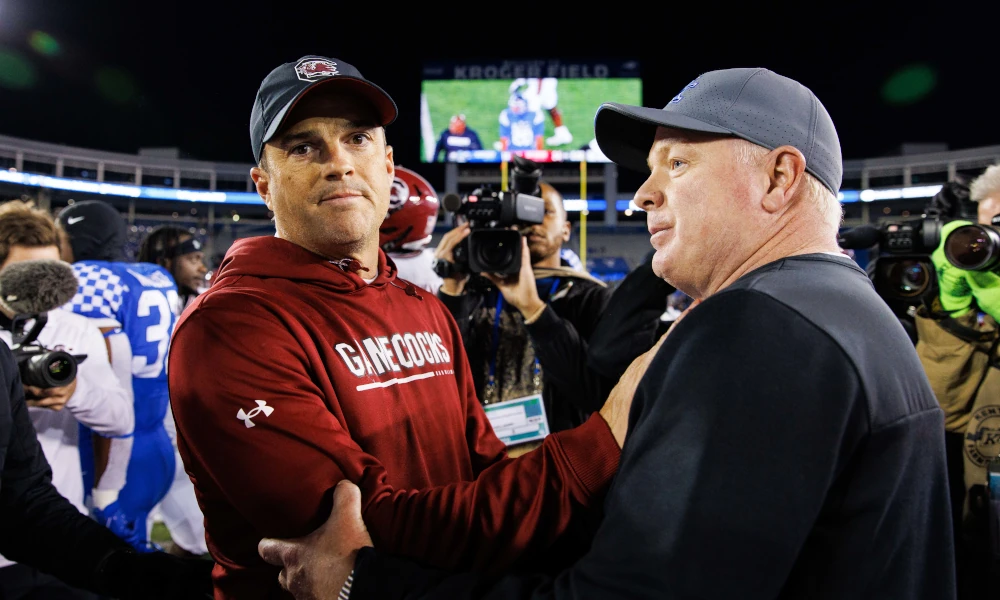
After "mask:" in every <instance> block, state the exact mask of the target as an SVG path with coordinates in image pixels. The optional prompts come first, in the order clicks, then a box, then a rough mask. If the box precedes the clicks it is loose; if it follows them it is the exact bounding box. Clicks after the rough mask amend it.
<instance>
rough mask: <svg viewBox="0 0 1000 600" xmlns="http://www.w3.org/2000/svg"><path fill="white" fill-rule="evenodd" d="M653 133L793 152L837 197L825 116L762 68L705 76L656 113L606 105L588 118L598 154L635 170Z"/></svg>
mask: <svg viewBox="0 0 1000 600" xmlns="http://www.w3.org/2000/svg"><path fill="white" fill-rule="evenodd" d="M658 126H663V127H675V128H677V129H688V130H692V131H702V132H705V133H718V134H722V135H734V136H737V137H741V138H743V139H745V140H747V141H750V142H753V143H754V144H757V145H758V146H763V147H765V148H767V149H769V150H773V149H775V148H777V147H778V146H784V145H789V146H794V147H795V148H798V149H799V150H800V151H801V152H802V154H803V155H804V156H805V158H806V171H808V172H809V173H811V174H812V175H813V176H814V177H816V178H817V179H819V180H820V182H822V183H823V185H825V186H826V187H827V188H829V189H830V191H832V192H833V193H834V194H836V193H837V192H838V191H839V190H840V184H841V180H842V179H843V175H844V162H843V158H842V156H841V152H840V138H839V137H837V129H836V128H835V127H834V126H833V120H832V119H831V118H830V113H828V112H827V111H826V108H824V106H823V104H822V103H820V101H819V98H817V97H816V95H815V94H813V93H812V91H810V90H809V88H807V87H805V86H804V85H802V84H801V83H799V82H797V81H795V80H793V79H789V78H788V77H784V76H782V75H778V74H777V73H775V72H773V71H770V70H768V69H761V68H756V69H746V68H739V69H721V70H718V71H709V72H707V73H703V74H701V75H700V76H698V78H697V79H695V80H694V81H692V82H691V83H689V84H687V85H686V86H684V89H682V90H681V91H680V93H679V94H677V95H676V96H674V97H673V99H672V100H670V102H668V103H667V105H666V106H664V107H663V108H662V109H661V108H647V107H643V106H629V105H626V104H617V103H614V102H606V103H604V104H602V105H601V107H600V108H598V109H597V115H596V116H595V117H594V133H595V136H596V137H597V144H598V146H600V148H601V152H603V153H604V154H605V156H607V157H608V158H609V159H611V160H612V161H613V162H614V163H616V164H619V165H621V166H623V167H627V168H629V169H634V170H636V171H645V172H648V171H649V167H648V165H647V163H646V158H647V156H648V155H649V149H650V148H651V147H652V145H653V138H654V137H655V135H656V128H657V127H658Z"/></svg>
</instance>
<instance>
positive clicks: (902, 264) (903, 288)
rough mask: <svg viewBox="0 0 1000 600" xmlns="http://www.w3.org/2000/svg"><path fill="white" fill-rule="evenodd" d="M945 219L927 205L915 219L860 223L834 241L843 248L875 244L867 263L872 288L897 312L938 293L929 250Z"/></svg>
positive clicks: (934, 247)
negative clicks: (874, 255) (874, 253)
mask: <svg viewBox="0 0 1000 600" xmlns="http://www.w3.org/2000/svg"><path fill="white" fill-rule="evenodd" d="M943 225H944V221H943V219H942V217H941V213H940V211H938V210H937V209H934V208H927V209H926V210H925V212H924V214H922V215H921V216H919V217H917V218H915V219H904V220H901V221H893V222H889V223H885V224H883V225H881V226H879V227H875V226H873V225H861V226H858V227H853V228H851V229H847V230H845V231H842V232H841V233H840V234H838V236H837V243H838V244H839V245H840V247H841V248H845V249H862V248H870V247H872V246H876V245H877V246H878V249H877V255H876V258H875V259H874V260H873V261H871V263H869V265H868V275H869V276H870V277H871V279H872V282H873V283H874V285H875V291H876V292H877V293H878V295H879V296H881V297H882V299H883V300H885V301H886V303H887V304H889V306H890V308H892V309H893V312H895V313H896V314H897V315H900V316H903V315H906V314H907V312H908V310H909V309H910V307H914V306H918V305H920V304H922V303H923V302H924V300H931V299H933V297H934V295H936V294H937V290H938V288H937V275H936V273H935V269H934V263H933V262H931V253H932V252H934V250H935V249H937V247H938V244H939V243H940V242H941V227H942V226H943Z"/></svg>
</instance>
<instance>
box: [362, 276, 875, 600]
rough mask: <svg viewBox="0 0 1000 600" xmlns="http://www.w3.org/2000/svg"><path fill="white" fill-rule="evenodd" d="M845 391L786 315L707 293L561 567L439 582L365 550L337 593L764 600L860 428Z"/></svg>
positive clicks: (845, 377) (641, 404) (639, 402)
mask: <svg viewBox="0 0 1000 600" xmlns="http://www.w3.org/2000/svg"><path fill="white" fill-rule="evenodd" d="M819 372H822V373H823V374H824V377H823V380H822V381H817V380H816V374H817V373H819ZM859 389H860V388H859V380H858V377H857V375H856V373H855V371H854V369H853V367H852V365H851V363H850V362H849V361H848V360H847V358H846V357H845V356H844V354H843V352H842V351H841V349H840V348H839V347H838V346H837V345H836V344H834V343H833V342H832V341H830V340H829V338H827V337H825V336H824V335H822V334H820V333H819V332H818V330H816V329H814V328H813V327H812V325H811V324H809V323H806V322H805V321H803V320H802V319H801V318H800V317H799V316H798V315H797V314H795V313H793V311H791V310H790V309H788V308H786V307H784V306H783V305H779V304H778V303H776V302H775V301H774V300H772V299H770V298H767V297H765V296H763V295H760V294H756V293H754V292H736V293H728V294H720V295H719V297H717V298H710V299H709V300H707V301H705V302H704V303H702V304H701V305H700V306H699V307H698V308H697V309H695V310H694V311H692V312H691V314H690V315H688V317H686V318H685V319H684V321H682V322H681V323H679V324H678V326H677V329H676V330H674V331H673V332H672V333H671V334H670V337H668V338H667V340H666V342H665V343H664V345H663V347H662V348H661V349H660V350H659V352H658V353H657V355H656V357H655V358H654V360H653V362H652V363H651V364H650V367H649V370H648V371H647V375H646V377H645V378H644V379H643V381H642V382H641V383H640V386H639V389H638V391H637V393H636V398H635V401H634V403H633V405H632V411H631V414H630V418H629V422H630V425H629V432H628V436H627V438H626V441H625V447H624V448H623V450H622V459H621V466H620V468H619V471H618V475H617V476H616V479H615V482H614V484H613V485H612V488H611V490H610V491H609V493H608V496H607V499H606V502H605V518H604V521H603V522H602V524H601V526H600V528H599V530H598V532H597V535H596V537H595V538H594V541H593V544H592V546H591V550H590V552H588V553H587V555H586V556H584V557H583V558H582V559H581V560H580V561H578V562H577V563H576V564H575V565H574V566H573V567H572V568H570V569H568V570H566V571H563V572H562V573H561V574H559V575H558V576H556V577H554V578H550V577H545V576H535V575H510V576H507V577H504V578H502V579H499V580H496V581H490V580H487V579H485V578H483V577H480V576H476V575H472V574H462V575H455V576H452V577H444V576H443V575H442V574H441V573H440V572H438V571H425V570H421V569H419V568H417V567H415V566H414V565H412V564H407V563H402V562H400V561H398V559H395V558H392V557H382V556H379V555H377V553H375V552H374V551H372V550H366V552H365V554H375V556H374V557H372V558H366V559H365V560H360V561H358V566H359V569H358V570H357V572H356V573H355V589H358V590H359V591H360V592H361V593H359V594H358V595H357V596H355V595H354V594H353V593H352V595H351V598H352V600H364V599H365V598H532V599H539V598H574V599H576V598H580V599H582V598H602V599H604V598H607V599H623V600H624V599H626V598H628V599H636V598H639V599H642V598H650V599H652V598H656V599H660V600H663V599H668V600H669V599H682V598H741V599H745V600H756V599H765V598H767V599H773V598H776V597H778V596H779V595H780V592H781V589H782V586H783V585H784V583H785V581H786V579H787V576H788V573H789V571H790V570H791V569H792V567H793V564H794V561H795V560H796V557H797V553H798V551H799V549H800V548H801V547H802V544H803V541H804V539H805V538H806V536H807V535H808V534H809V532H810V529H811V527H812V524H813V522H814V521H815V519H816V517H817V514H818V513H819V511H820V509H821V507H822V503H823V501H824V498H825V494H826V490H827V489H828V488H829V487H830V485H831V482H832V481H833V480H834V479H835V478H836V476H837V474H838V472H839V471H840V469H842V468H843V464H841V462H842V459H841V458H839V457H843V456H848V455H850V454H851V453H852V452H853V451H854V450H855V449H856V448H857V447H858V446H859V445H860V444H861V443H862V441H861V437H862V436H863V435H864V434H865V432H866V431H867V430H866V423H867V420H866V417H865V415H864V410H863V407H862V406H860V404H861V403H859V402H856V401H855V400H856V399H857V398H859ZM393 577H398V580H397V581H396V582H392V581H390V580H391V579H393Z"/></svg>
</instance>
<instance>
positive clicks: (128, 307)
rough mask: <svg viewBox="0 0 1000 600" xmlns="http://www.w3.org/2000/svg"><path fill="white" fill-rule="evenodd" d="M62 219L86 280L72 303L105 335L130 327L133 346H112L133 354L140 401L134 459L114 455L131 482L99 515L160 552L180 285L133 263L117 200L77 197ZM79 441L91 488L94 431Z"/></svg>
mask: <svg viewBox="0 0 1000 600" xmlns="http://www.w3.org/2000/svg"><path fill="white" fill-rule="evenodd" d="M58 221H59V224H60V225H61V226H62V228H63V230H64V231H65V234H66V235H65V239H64V243H63V248H62V253H63V260H66V261H68V262H70V263H72V264H73V270H74V272H75V273H76V276H77V279H78V280H79V283H80V287H79V289H78V290H77V293H76V296H74V297H73V300H72V301H71V302H70V304H69V305H67V306H68V308H71V309H72V310H73V312H76V313H78V314H81V315H84V316H86V317H90V318H92V319H95V320H97V321H98V323H97V325H99V326H100V327H101V329H102V331H104V332H105V333H106V334H113V333H115V332H116V331H120V332H123V333H124V334H125V335H124V338H125V340H127V345H128V348H126V349H125V351H124V352H123V351H122V349H120V348H118V349H115V348H113V356H115V357H121V356H123V355H127V354H130V355H131V375H132V392H133V401H134V406H135V433H134V434H133V438H132V445H131V451H130V453H129V456H128V457H123V456H116V455H115V448H116V446H114V445H112V446H111V449H110V451H109V452H110V456H108V457H107V463H108V464H113V463H119V464H120V461H125V460H127V463H128V467H127V472H126V478H125V483H124V486H122V488H121V490H120V491H119V493H118V497H117V500H115V501H114V502H112V503H111V504H108V505H106V506H101V504H102V503H101V502H99V501H97V502H94V503H93V504H94V507H93V511H94V516H95V517H96V518H97V519H98V520H99V521H101V522H102V523H103V524H105V525H106V526H108V528H109V529H111V530H112V531H114V532H115V533H116V534H118V535H119V536H120V537H122V538H123V539H125V540H126V541H128V542H129V543H131V544H132V545H133V546H134V547H135V548H136V549H137V550H139V551H150V550H155V549H156V547H155V546H154V545H152V544H151V543H150V542H149V525H148V524H147V519H148V517H149V514H150V511H152V509H153V507H155V506H156V504H157V503H158V502H160V500H161V499H163V497H164V496H165V495H166V493H167V491H168V490H169V489H170V486H171V484H172V483H173V480H174V468H175V462H174V448H173V444H172V443H171V441H170V437H169V435H168V434H167V430H166V428H165V427H164V418H165V417H166V412H167V409H168V407H169V397H168V392H167V374H166V370H165V367H166V357H167V345H168V342H169V341H170V334H171V333H172V332H173V328H174V324H175V321H176V313H175V310H174V308H175V307H176V306H177V304H178V302H179V298H178V292H177V285H176V283H175V282H174V280H173V278H172V277H171V276H170V273H169V272H168V271H167V270H166V269H164V268H163V267H161V266H159V265H154V264H150V263H138V262H126V256H125V244H126V239H127V234H126V223H125V220H124V219H123V218H122V216H121V214H120V213H119V212H118V211H117V210H116V209H115V208H114V207H113V206H111V205H110V204H108V203H106V202H102V201H95V200H89V201H85V202H77V203H76V204H73V205H71V206H68V207H67V208H65V209H64V210H63V211H62V212H60V213H59V216H58ZM113 361H114V358H113ZM114 362H117V361H114ZM80 438H81V448H80V454H81V462H83V466H84V478H85V479H90V481H85V487H84V489H91V486H93V484H94V481H93V478H94V467H95V465H94V459H95V458H100V457H95V456H94V452H93V446H92V443H91V435H90V431H89V430H85V429H84V430H81V436H80ZM98 462H100V461H98ZM88 484H89V485H88ZM95 500H97V498H96V497H95Z"/></svg>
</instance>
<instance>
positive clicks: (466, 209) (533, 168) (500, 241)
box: [434, 155, 545, 277]
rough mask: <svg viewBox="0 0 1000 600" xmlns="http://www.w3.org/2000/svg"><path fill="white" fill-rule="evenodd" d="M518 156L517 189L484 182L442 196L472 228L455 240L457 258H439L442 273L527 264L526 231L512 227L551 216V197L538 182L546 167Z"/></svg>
mask: <svg viewBox="0 0 1000 600" xmlns="http://www.w3.org/2000/svg"><path fill="white" fill-rule="evenodd" d="M512 162H513V163H514V166H513V168H512V169H511V181H512V185H511V191H509V192H503V191H495V190H493V189H492V188H490V187H489V186H484V187H480V188H477V189H475V190H473V192H472V193H470V194H468V195H466V196H465V197H464V198H463V197H459V196H458V195H457V194H446V195H445V196H444V198H442V199H441V205H442V206H443V207H444V208H445V210H447V211H449V212H452V213H455V214H456V215H461V216H463V217H465V219H466V220H467V221H468V222H469V228H470V230H471V231H470V233H469V235H468V237H466V238H465V239H464V240H462V241H461V242H460V243H459V244H458V245H457V246H455V248H454V251H453V254H454V257H455V260H454V262H448V261H445V260H437V261H435V263H434V272H435V273H437V274H438V275H439V276H441V277H452V276H454V275H455V274H458V273H464V274H469V273H496V274H499V275H513V274H515V273H517V272H519V271H520V270H521V235H522V234H521V232H520V231H518V230H517V229H511V227H518V228H520V227H524V226H528V225H536V224H538V223H541V222H542V220H543V219H544V218H545V200H543V199H542V198H541V197H540V194H541V190H540V188H539V186H538V181H539V179H540V178H541V176H542V170H541V167H539V165H538V164H537V163H535V162H534V161H531V160H528V159H526V158H523V157H521V156H517V155H515V156H514V157H513V161H512Z"/></svg>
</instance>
